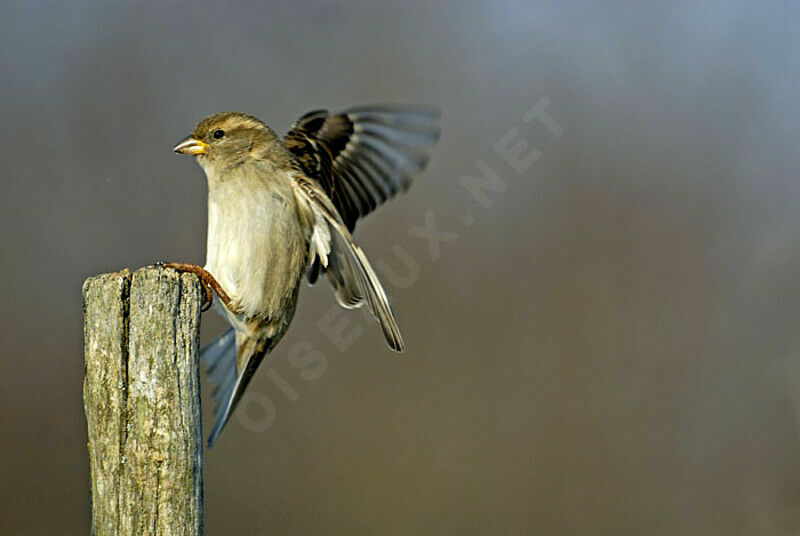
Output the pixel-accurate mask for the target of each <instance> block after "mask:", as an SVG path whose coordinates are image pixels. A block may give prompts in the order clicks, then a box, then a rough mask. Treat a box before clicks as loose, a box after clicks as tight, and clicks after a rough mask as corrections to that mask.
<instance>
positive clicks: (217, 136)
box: [211, 130, 225, 140]
mask: <svg viewBox="0 0 800 536" xmlns="http://www.w3.org/2000/svg"><path fill="white" fill-rule="evenodd" d="M224 135H225V131H223V130H215V131H214V133H213V134H212V135H211V136H213V137H214V139H215V140H218V139H220V138H221V137H222V136H224Z"/></svg>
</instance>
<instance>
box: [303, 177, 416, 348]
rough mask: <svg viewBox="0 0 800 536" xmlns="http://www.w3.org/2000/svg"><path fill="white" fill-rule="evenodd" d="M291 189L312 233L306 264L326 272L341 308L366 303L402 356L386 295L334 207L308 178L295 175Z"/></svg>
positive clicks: (401, 341)
mask: <svg viewBox="0 0 800 536" xmlns="http://www.w3.org/2000/svg"><path fill="white" fill-rule="evenodd" d="M292 185H293V187H294V191H295V196H296V197H297V201H298V206H299V209H300V214H301V217H302V218H303V219H305V220H306V223H307V224H308V225H309V226H310V228H311V229H312V233H311V244H310V253H309V255H310V258H309V260H310V261H314V260H318V262H319V263H320V264H321V265H322V266H323V267H324V268H327V273H328V279H329V280H330V282H331V285H333V288H334V289H335V290H336V299H337V300H338V301H339V303H340V304H341V305H342V306H344V307H347V308H355V307H360V306H361V305H362V304H363V303H364V302H366V303H367V305H368V306H369V309H370V311H371V312H372V314H373V315H374V316H375V319H376V320H377V321H378V323H379V324H380V326H381V328H382V329H383V334H384V336H385V337H386V342H387V343H388V344H389V346H390V347H391V348H392V349H393V350H396V351H398V352H402V351H403V338H402V336H401V335H400V328H399V327H398V326H397V321H396V320H395V318H394V313H393V312H392V308H391V306H390V305H389V299H388V298H387V296H386V291H384V290H383V286H382V285H381V282H380V281H379V280H378V276H377V275H376V274H375V271H374V270H373V269H372V266H370V264H369V261H368V260H367V257H366V255H364V252H363V251H361V248H359V247H358V246H357V245H356V244H355V242H353V238H352V236H351V235H350V231H348V230H347V226H346V225H345V224H344V222H343V221H342V218H341V217H340V215H339V213H338V212H337V211H336V207H334V205H333V203H332V202H331V200H330V199H329V198H328V196H327V195H326V194H325V192H324V191H323V190H322V188H321V187H320V186H319V185H318V184H317V183H316V182H314V181H313V180H311V179H309V178H308V177H305V176H304V175H301V174H300V173H294V174H293V180H292Z"/></svg>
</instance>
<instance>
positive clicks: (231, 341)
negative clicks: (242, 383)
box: [200, 328, 236, 448]
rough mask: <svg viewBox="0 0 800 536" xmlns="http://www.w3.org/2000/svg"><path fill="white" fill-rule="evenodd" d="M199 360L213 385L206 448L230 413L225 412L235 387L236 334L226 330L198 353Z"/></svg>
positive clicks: (220, 429) (217, 434)
mask: <svg viewBox="0 0 800 536" xmlns="http://www.w3.org/2000/svg"><path fill="white" fill-rule="evenodd" d="M200 360H201V361H202V362H203V365H205V367H206V373H207V374H208V379H209V380H210V381H211V383H212V384H213V385H214V392H213V398H214V408H215V412H216V419H215V422H214V428H212V430H211V435H210V436H209V438H208V448H211V446H212V445H213V444H214V441H216V439H217V436H219V433H220V432H221V431H222V427H223V426H225V421H227V420H228V415H229V414H230V411H226V408H225V406H227V405H228V401H229V400H230V395H231V393H232V392H233V390H234V387H235V386H236V332H235V331H234V330H233V328H230V329H228V330H226V331H225V332H224V333H222V335H220V336H219V337H217V338H216V339H214V341H213V342H210V343H209V344H208V345H206V346H205V347H204V348H203V349H202V350H201V351H200Z"/></svg>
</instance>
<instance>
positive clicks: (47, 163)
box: [0, 1, 800, 535]
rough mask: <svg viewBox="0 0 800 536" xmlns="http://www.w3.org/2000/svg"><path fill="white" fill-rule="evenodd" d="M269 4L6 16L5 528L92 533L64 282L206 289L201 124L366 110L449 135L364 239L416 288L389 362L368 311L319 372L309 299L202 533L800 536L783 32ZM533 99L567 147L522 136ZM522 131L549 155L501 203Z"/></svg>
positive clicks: (791, 17) (218, 451) (792, 16)
mask: <svg viewBox="0 0 800 536" xmlns="http://www.w3.org/2000/svg"><path fill="white" fill-rule="evenodd" d="M270 4H274V3H266V2H249V3H228V2H210V3H205V2H186V3H182V2H181V3H179V2H149V1H148V2H136V3H135V4H134V3H132V4H123V3H117V2H114V3H101V2H98V3H96V4H80V3H77V2H65V3H48V2H18V3H16V2H11V3H9V2H8V1H4V2H3V3H2V17H0V72H2V84H0V102H2V105H0V113H1V114H2V115H1V118H2V122H0V125H1V126H2V128H0V161H2V165H3V171H2V174H0V181H2V182H0V184H1V185H2V195H0V226H1V227H0V228H1V229H2V233H0V245H1V246H2V256H1V257H0V273H2V279H0V295H2V296H3V300H2V308H0V325H1V326H2V330H3V332H2V338H0V349H1V352H2V353H1V354H0V424H2V430H3V441H2V442H0V533H2V534H20V535H25V534H81V533H83V534H85V533H87V531H88V523H89V512H88V474H87V459H86V444H85V443H86V435H85V434H86V432H85V421H84V417H83V414H82V405H81V378H82V352H81V350H82V332H81V306H80V286H81V282H82V281H83V279H84V278H85V277H86V276H88V275H91V274H94V273H98V272H103V271H109V270H113V269H118V268H121V267H125V266H130V267H134V268H135V267H138V266H141V265H143V264H149V263H151V262H152V261H154V260H157V259H171V260H180V261H193V262H199V263H202V262H203V260H204V242H205V195H206V191H205V180H204V178H203V176H202V173H201V171H200V170H199V168H198V167H197V166H196V165H194V164H193V163H192V162H191V161H190V160H189V159H187V158H179V157H178V156H175V155H173V154H172V153H171V152H170V149H171V147H172V146H173V144H174V143H175V142H177V141H178V140H179V139H180V138H182V137H183V136H184V135H185V134H186V133H188V132H189V131H190V130H191V128H192V127H193V125H194V124H195V122H197V121H198V120H199V119H200V118H202V117H203V116H204V115H207V114H209V113H211V112H214V111H218V110H222V109H235V110H242V111H247V112H250V113H252V114H254V115H256V116H258V117H261V118H263V119H264V120H266V121H267V122H268V123H269V124H271V125H273V126H274V127H275V128H276V130H278V131H280V132H283V131H284V130H285V129H286V127H288V125H289V124H290V123H291V122H292V121H293V120H294V119H295V118H296V117H298V116H299V115H300V114H301V113H303V112H305V111H307V110H309V109H312V108H315V107H330V108H333V109H338V108H342V107H346V106H350V105H354V104H361V103H369V102H387V101H388V102H430V103H436V104H440V105H441V106H442V108H443V112H444V115H443V125H444V130H443V136H442V140H441V143H440V145H439V147H438V148H437V150H436V153H435V156H434V158H433V160H432V162H431V166H430V168H429V170H428V172H426V173H425V175H424V176H423V177H422V178H421V179H420V180H419V181H418V182H417V183H416V184H415V186H414V187H413V188H412V189H411V191H410V192H409V193H408V194H407V195H405V196H403V197H401V198H400V199H398V200H396V201H395V202H394V203H392V204H391V205H390V206H387V207H385V208H384V209H382V210H380V211H379V212H378V213H376V214H375V215H373V216H371V217H370V218H369V219H368V220H366V221H365V222H363V224H362V225H360V227H359V229H358V232H357V239H358V240H359V242H360V243H361V244H362V246H363V247H364V249H365V250H366V252H367V253H368V255H369V256H370V258H372V259H373V260H374V261H376V262H377V261H378V260H380V259H385V260H386V261H387V262H388V263H389V264H390V265H391V266H395V267H396V268H398V269H400V266H401V264H400V263H399V261H398V260H397V259H396V257H395V256H394V255H393V254H392V252H391V248H392V246H393V245H396V244H399V245H400V246H402V247H403V248H404V249H405V250H406V251H408V252H409V253H410V254H411V256H412V257H413V258H414V259H415V261H416V262H417V264H418V266H419V269H420V273H419V277H418V278H417V280H416V281H415V282H414V284H413V285H411V286H408V287H407V288H398V287H397V286H394V285H390V284H388V283H387V287H388V288H389V292H390V294H391V295H392V298H393V303H394V306H395V309H396V311H397V314H398V317H399V321H400V324H401V326H402V328H403V331H404V335H405V338H406V342H407V343H408V351H407V353H406V354H405V355H404V356H403V357H402V358H398V357H397V356H395V355H394V354H392V353H391V352H390V351H389V350H388V349H387V348H386V347H385V345H384V343H383V340H382V337H381V335H380V332H379V329H378V328H377V327H376V326H374V325H373V324H371V323H367V322H366V321H365V319H364V318H363V316H362V315H361V314H360V313H342V315H341V316H342V317H343V318H347V319H349V320H351V321H352V322H353V325H354V326H357V327H361V328H362V329H363V332H364V333H363V336H361V337H359V338H358V340H356V341H355V342H354V343H353V344H352V345H351V346H350V347H349V348H347V349H346V351H340V350H339V349H338V348H337V347H336V345H335V344H333V343H332V341H331V340H330V339H329V338H328V337H326V336H325V335H324V334H323V333H322V332H321V331H320V329H319V328H318V327H317V322H318V320H319V319H320V318H321V317H322V315H323V314H324V313H325V312H326V311H328V310H329V309H330V308H331V307H332V306H333V303H334V302H333V299H332V296H331V293H330V292H329V290H328V288H326V286H324V285H321V286H319V287H318V288H314V289H304V290H303V292H302V297H301V303H300V307H299V313H298V315H297V317H296V319H295V322H294V325H293V327H292V329H291V330H290V332H289V334H288V336H287V338H286V340H285V341H284V342H283V343H282V344H281V345H280V346H279V347H278V348H277V349H276V351H275V354H274V356H273V359H272V361H271V362H270V363H269V364H268V365H267V366H265V370H261V371H259V374H258V375H257V376H256V378H255V380H254V385H253V389H254V391H255V392H258V393H261V394H262V395H264V396H267V397H269V398H270V399H271V400H272V401H273V402H274V404H275V406H276V414H275V420H274V423H273V424H272V426H271V427H269V429H268V430H266V431H263V432H253V431H249V430H248V429H247V427H245V426H243V425H242V423H241V422H240V420H239V419H236V418H235V419H234V420H233V421H232V422H231V424H230V425H229V427H228V429H227V430H226V431H225V433H224V434H223V435H222V437H221V438H220V441H219V443H218V444H217V446H216V447H215V448H214V449H213V450H212V451H210V452H209V453H208V456H207V468H206V469H207V470H206V498H207V499H206V512H207V515H206V523H207V532H208V534H267V533H271V532H274V533H280V534H531V533H537V534H704V535H707V534H725V535H729V534H797V533H798V531H800V438H799V437H798V433H800V387H799V386H800V371H799V369H798V366H797V364H798V359H797V357H798V352H800V344H799V343H800V339H799V338H798V330H797V328H798V320H799V319H800V276H799V275H798V274H800V240H799V239H798V231H800V210H798V207H800V181H798V177H797V170H798V163H799V162H798V151H797V148H798V141H799V140H800V121H798V119H800V118H799V117H798V114H799V113H800V107H798V104H797V101H798V96H800V91H798V90H800V83H799V82H800V80H799V77H800V69H799V67H800V65H798V63H799V62H798V58H800V32H798V31H797V29H798V27H800V26H799V24H798V23H800V9H798V7H797V4H796V3H794V2H785V3H779V2H755V1H752V2H746V1H733V2H702V3H701V2H696V3H695V2H685V3H675V2H661V3H659V2H633V1H631V2H623V1H617V2H606V3H602V4H600V3H596V2H567V3H563V2H526V3H522V2H486V3H481V4H479V3H466V2H452V3H450V5H445V4H444V3H437V4H436V5H435V6H431V5H429V3H427V2H420V3H418V4H416V3H412V2H402V3H400V2H393V3H374V2H364V3H344V4H342V3H339V2H336V3H334V2H330V3H328V2H320V3H316V4H311V3H300V2H296V3H293V4H291V5H284V6H281V7H279V6H276V5H270ZM414 4H416V5H414ZM540 98H547V99H549V102H550V104H549V107H548V111H549V112H550V114H551V115H552V117H553V118H554V119H555V120H556V121H557V122H558V124H559V125H560V126H561V127H562V128H563V134H562V135H561V137H559V138H555V137H553V136H552V135H551V134H550V132H549V131H548V130H547V129H546V128H544V127H543V126H542V125H541V124H540V123H537V122H533V123H529V124H525V123H524V122H523V121H522V119H521V117H522V114H523V113H524V112H525V111H526V110H527V109H528V108H529V107H530V106H531V105H533V104H534V103H535V102H537V101H538V100H539V99H540ZM512 127H516V128H517V129H518V131H519V136H520V137H522V138H525V139H526V140H527V142H528V149H531V148H534V147H535V148H536V149H538V150H539V151H541V154H542V156H541V157H540V158H539V159H538V160H537V161H536V162H535V163H534V164H533V166H532V167H531V168H530V169H528V170H526V171H525V172H524V173H523V174H522V175H518V174H517V173H516V172H514V171H513V170H512V168H511V167H510V166H509V165H508V164H507V163H506V162H505V161H504V160H503V159H502V158H501V157H500V156H499V155H498V154H497V153H496V152H495V151H494V150H493V146H494V144H495V141H496V140H497V139H498V138H500V137H501V136H503V135H504V134H505V133H506V132H507V131H508V130H509V129H510V128H512ZM478 160H485V161H486V162H487V164H489V165H490V166H491V167H492V169H494V170H495V171H496V172H497V173H499V174H500V175H501V177H502V178H503V180H504V181H505V182H506V183H507V185H508V188H507V191H506V192H503V193H493V194H490V197H491V199H492V201H493V203H492V205H491V206H490V207H488V208H484V207H482V206H481V205H480V204H478V203H477V202H476V200H475V199H474V198H473V197H472V196H471V195H470V194H469V193H468V192H467V191H466V190H465V189H464V188H462V187H461V185H460V184H459V179H460V178H461V177H462V176H464V175H466V174H473V175H474V174H475V166H476V162H477V161H478ZM429 210H430V211H432V213H433V214H434V216H435V218H436V222H437V225H438V226H439V227H441V228H442V229H444V230H447V231H450V232H455V233H457V234H458V238H457V239H456V240H455V241H453V242H451V243H445V244H441V255H440V257H439V258H438V259H437V260H432V259H431V257H430V253H429V250H428V245H427V242H426V241H425V240H422V239H420V238H418V237H416V236H413V234H409V229H411V228H412V227H414V226H420V225H422V223H423V222H424V218H425V214H426V212H427V211H429ZM465 214H472V215H474V218H475V223H474V224H473V225H472V226H471V227H465V226H464V225H463V223H462V217H463V216H464V215H465ZM221 327H222V324H221V322H220V320H219V319H218V318H215V317H214V315H213V314H209V315H207V316H206V317H204V325H203V338H204V340H208V339H209V338H210V337H211V336H213V334H214V333H216V332H218V331H219V330H220V329H221ZM302 341H308V342H310V343H311V344H313V346H314V348H315V349H316V350H319V351H320V352H322V353H323V354H324V355H325V356H326V357H327V367H326V369H325V370H324V373H323V374H321V376H320V377H318V378H316V379H311V380H309V379H304V378H303V377H302V376H301V375H300V372H301V371H300V370H298V369H296V368H294V367H293V366H291V363H289V361H288V360H287V356H288V350H289V348H291V347H292V345H293V344H295V343H297V342H302ZM266 369H272V370H273V371H274V373H277V374H279V375H280V376H281V377H282V378H284V380H285V381H286V382H287V383H288V384H289V385H291V386H292V388H293V389H294V391H295V392H296V394H297V396H296V398H295V400H294V401H292V400H290V399H289V398H287V397H286V396H285V395H284V394H283V393H282V392H281V390H279V389H278V388H277V387H276V385H275V383H274V382H272V380H271V379H270V377H269V376H268V373H267V370H266ZM204 388H206V390H205V393H204V394H208V391H207V385H206V384H205V383H204ZM208 406H209V404H206V408H205V410H206V415H208V412H209V408H208ZM259 412H260V413H259ZM247 415H249V416H250V418H251V419H254V420H256V421H259V420H260V422H261V423H262V424H263V423H264V422H265V419H266V417H267V416H266V415H265V414H264V412H263V410H260V409H259V408H258V407H257V406H251V407H248V413H247ZM208 422H209V419H208V418H207V419H206V426H207V425H208Z"/></svg>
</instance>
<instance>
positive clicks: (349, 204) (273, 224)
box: [175, 107, 438, 446]
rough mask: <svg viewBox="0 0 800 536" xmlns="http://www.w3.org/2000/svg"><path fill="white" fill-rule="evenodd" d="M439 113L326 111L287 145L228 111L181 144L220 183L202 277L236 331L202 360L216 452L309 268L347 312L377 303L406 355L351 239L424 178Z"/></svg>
mask: <svg viewBox="0 0 800 536" xmlns="http://www.w3.org/2000/svg"><path fill="white" fill-rule="evenodd" d="M437 117H438V116H437V114H436V113H435V112H434V111H432V110H428V109H422V108H403V107H364V108H353V109H351V110H348V111H346V112H344V113H341V114H336V115H330V114H328V113H327V112H324V111H317V112H311V113H309V114H306V115H305V116H303V117H302V118H301V119H300V120H298V122H297V123H296V124H295V125H294V126H293V127H292V129H291V130H290V131H289V133H288V134H287V135H286V137H285V138H284V139H283V140H281V139H280V138H278V136H277V135H276V134H275V133H274V132H273V131H272V130H271V129H270V128H269V127H267V126H266V125H265V124H264V123H262V122H261V121H259V120H258V119H256V118H254V117H252V116H250V115H247V114H241V113H234V112H223V113H219V114H214V115H212V116H209V117H207V118H206V119H204V120H202V121H201V122H200V123H199V124H198V125H197V127H196V128H195V129H194V131H193V132H192V135H191V136H190V137H189V138H187V139H186V140H184V141H183V142H182V143H180V144H179V145H178V146H177V147H176V148H175V150H176V152H180V153H184V154H190V155H194V156H196V157H197V161H198V163H199V164H200V166H201V167H202V168H203V170H204V171H205V173H206V177H207V179H208V186H209V198H208V205H209V206H208V210H209V213H208V225H209V230H208V242H207V251H206V265H205V267H204V268H199V267H193V268H192V271H195V272H197V273H199V274H201V275H203V276H204V281H212V282H213V283H214V284H215V285H218V288H221V289H223V290H224V295H223V294H218V295H217V297H218V298H219V299H216V300H215V305H216V307H217V309H218V311H219V312H220V313H221V314H222V315H223V316H224V317H225V318H226V319H227V321H228V322H229V323H230V325H231V327H232V329H231V330H228V331H227V332H226V333H224V334H223V335H222V336H220V337H219V338H218V340H217V341H215V342H214V343H212V344H210V345H209V346H208V347H206V348H205V349H204V350H203V355H202V357H203V360H204V362H205V363H206V365H207V367H208V371H209V375H210V379H211V380H212V382H213V383H214V384H215V385H216V387H215V392H214V398H215V400H216V402H217V417H216V420H215V423H214V428H213V430H212V432H211V435H210V437H209V446H211V445H212V444H213V443H214V441H215V440H216V438H217V437H218V435H219V433H220V432H221V431H222V428H223V427H224V425H225V423H226V422H227V420H228V418H229V417H230V415H231V413H232V412H233V410H234V409H235V407H236V405H237V403H238V401H239V400H240V398H241V396H242V394H243V393H244V391H245V389H246V387H247V385H248V383H249V381H250V379H251V378H252V376H253V373H254V372H255V370H256V369H257V367H258V365H259V364H260V362H261V361H262V360H263V358H264V356H265V355H266V354H267V353H268V352H270V351H271V350H272V349H273V348H274V347H275V345H276V344H277V343H278V342H279V341H280V339H281V337H283V335H284V333H285V332H286V330H287V329H288V327H289V324H290V322H291V320H292V318H293V316H294V311H295V307H296V304H297V296H298V292H299V288H300V281H301V278H302V276H303V274H304V273H306V272H308V275H309V280H310V281H311V282H313V281H315V280H316V278H317V276H318V274H319V273H321V272H325V273H327V275H328V278H329V280H330V282H331V284H332V286H333V287H334V289H335V292H336V298H337V300H338V301H339V303H340V304H341V305H342V306H344V307H347V308H353V307H359V306H361V305H362V304H363V303H366V304H367V306H368V307H369V308H370V310H371V311H372V313H373V315H374V316H375V318H376V320H377V321H378V323H379V325H380V326H381V328H382V329H383V332H384V335H385V337H386V340H387V343H388V344H389V346H390V347H391V348H392V349H394V350H397V351H402V349H403V340H402V337H401V335H400V330H399V328H398V327H397V322H396V321H395V318H394V314H393V312H392V309H391V307H390V305H389V301H388V298H387V296H386V293H385V291H384V289H383V287H382V286H381V284H380V281H379V280H378V278H377V275H376V274H375V272H374V270H373V269H372V267H371V266H370V264H369V261H368V260H367V258H366V256H365V255H364V253H363V251H361V249H360V248H359V247H358V246H357V245H356V244H355V242H354V241H353V238H352V236H351V234H350V232H351V231H352V230H353V228H354V226H355V222H356V220H357V219H359V218H361V217H363V216H365V215H366V214H368V213H369V212H371V211H372V210H374V209H375V208H376V207H377V206H379V205H380V204H381V203H383V202H385V201H386V200H387V199H389V198H390V197H392V196H393V195H395V194H397V193H398V192H400V191H402V190H404V189H406V188H407V187H408V185H409V184H410V182H411V177H412V176H413V175H414V174H415V173H418V172H419V171H421V170H422V168H423V167H424V165H425V163H426V162H427V153H426V152H425V149H427V147H428V146H429V145H430V144H432V143H433V142H434V141H435V140H436V138H437V137H438V126H437ZM175 266H176V267H178V268H179V269H186V265H175ZM223 298H224V299H223Z"/></svg>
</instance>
